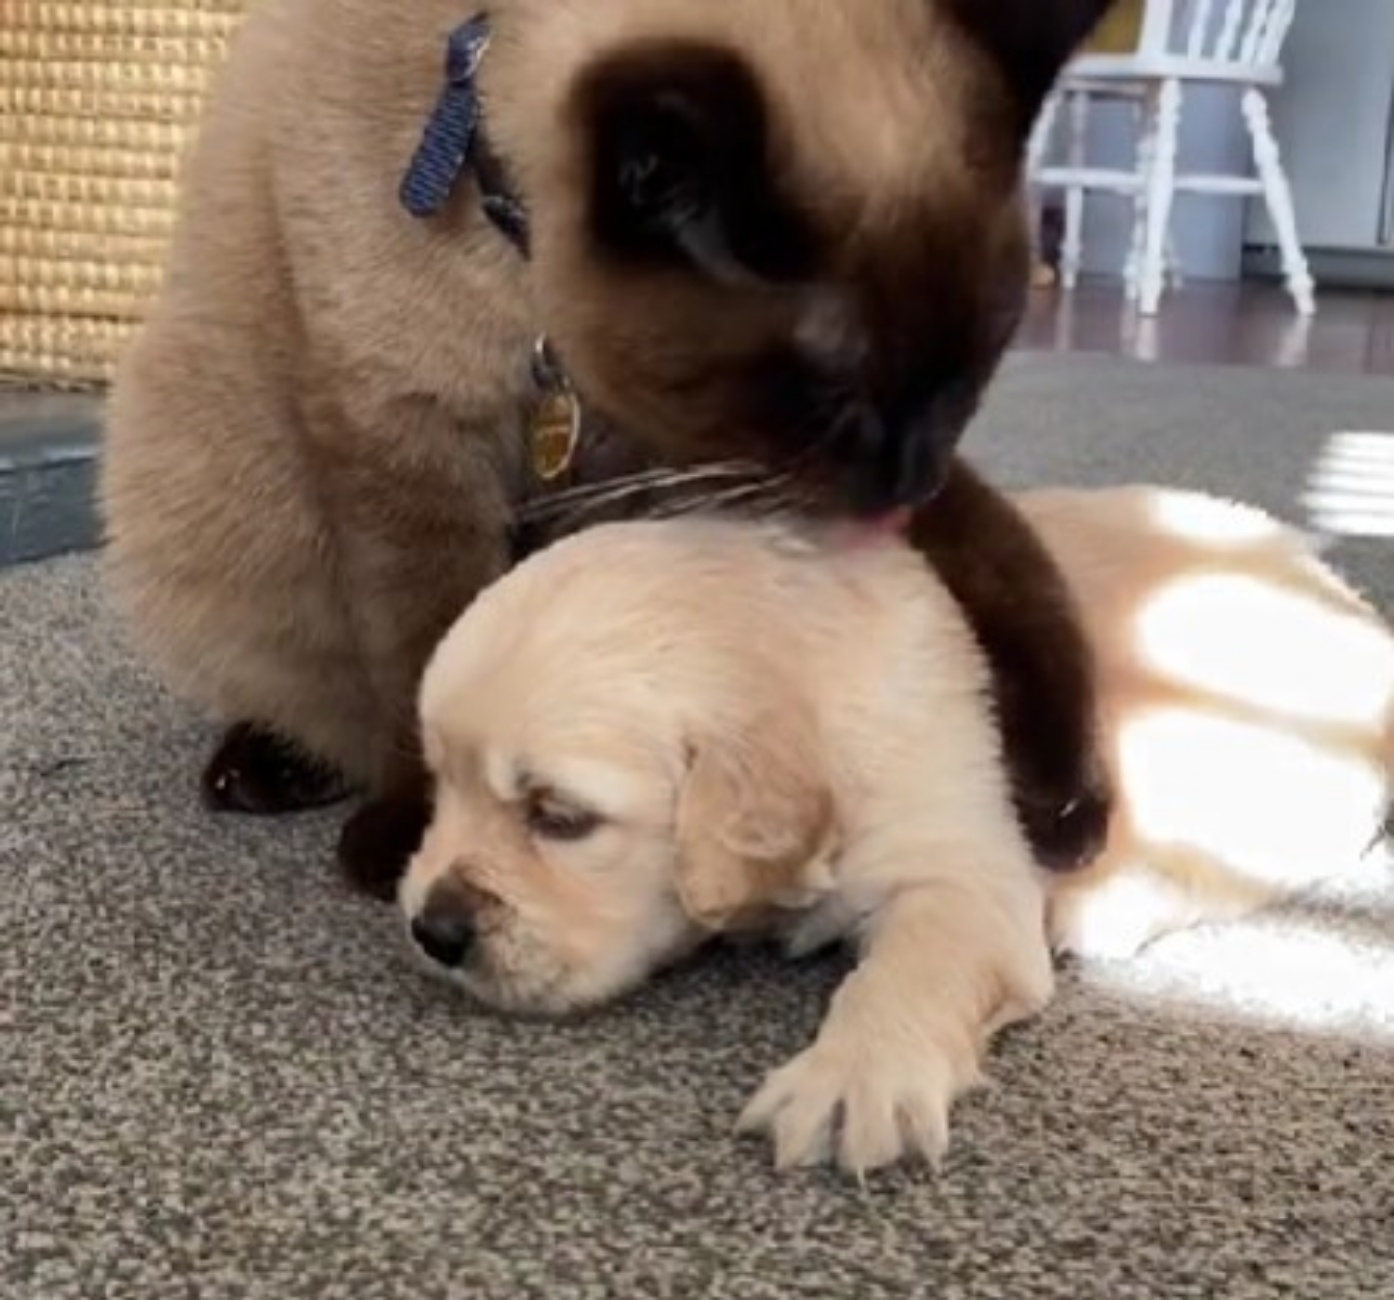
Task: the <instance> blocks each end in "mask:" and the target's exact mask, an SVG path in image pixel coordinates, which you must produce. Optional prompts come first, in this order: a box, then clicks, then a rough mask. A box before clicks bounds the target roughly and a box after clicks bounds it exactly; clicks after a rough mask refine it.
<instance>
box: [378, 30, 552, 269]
mask: <svg viewBox="0 0 1394 1300" xmlns="http://www.w3.org/2000/svg"><path fill="white" fill-rule="evenodd" d="M488 48H489V16H488V15H487V14H482V13H481V14H476V15H475V16H474V17H473V18H471V19H470V20H469V21H468V22H466V23H462V24H461V25H460V26H459V27H457V28H455V30H454V31H452V32H451V33H450V37H449V40H448V41H447V43H446V50H445V81H444V84H443V85H442V86H441V89H440V94H439V95H438V96H437V97H436V103H435V107H434V108H433V109H432V110H431V116H430V117H429V118H427V120H426V127H425V129H424V130H423V131H422V134H421V141H420V143H419V144H418V145H417V146H416V152H415V153H414V154H413V155H412V159H411V163H410V164H409V165H408V167H407V171H406V175H405V176H404V177H403V178H402V184H401V188H400V190H399V197H400V199H401V203H402V206H403V207H404V208H406V210H407V211H408V212H409V213H411V215H412V216H414V217H419V218H426V217H433V216H436V215H437V214H438V213H439V212H440V211H441V210H442V209H443V208H444V207H445V205H446V203H447V202H449V200H450V196H451V195H452V194H453V193H454V192H455V187H456V186H457V185H458V184H459V182H460V178H461V177H462V176H463V175H464V174H465V173H466V172H467V171H468V172H469V173H470V174H471V175H472V176H473V177H474V182H475V185H476V186H477V187H478V189H479V202H480V206H481V207H482V208H483V210H484V215H485V216H487V217H488V218H489V220H490V221H491V222H492V223H493V224H494V226H495V227H496V228H497V229H498V230H499V231H500V232H501V233H502V234H503V235H504V236H505V237H506V238H507V239H508V241H509V242H510V243H511V244H513V246H514V247H515V248H517V250H518V252H519V253H520V254H521V255H522V256H523V257H527V255H528V251H529V240H528V233H529V232H528V213H527V208H526V207H525V206H524V204H523V201H522V199H520V198H519V197H518V195H517V193H516V192H515V191H514V190H513V187H512V185H511V184H510V183H509V180H508V172H507V169H506V168H505V167H504V165H503V161H502V160H501V159H500V158H499V156H498V155H497V154H496V153H495V152H494V150H493V149H492V147H491V146H490V144H489V139H488V135H487V133H486V132H485V130H484V105H483V100H482V98H481V96H480V93H479V69H480V67H481V66H482V64H483V62H484V54H485V52H486V51H487V50H488Z"/></svg>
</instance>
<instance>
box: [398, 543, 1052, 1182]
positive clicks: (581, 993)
mask: <svg viewBox="0 0 1394 1300" xmlns="http://www.w3.org/2000/svg"><path fill="white" fill-rule="evenodd" d="M987 692H988V675H987V671H986V668H985V665H984V662H983V660H982V657H981V655H980V654H979V652H978V649H977V647H976V645H975V644H974V642H973V639H972V636H971V634H970V633H969V632H968V630H967V627H966V625H965V624H964V621H963V619H962V618H961V616H960V614H959V612H958V609H957V607H956V606H955V605H954V604H953V602H952V601H951V599H950V598H949V596H948V595H947V594H946V593H945V591H944V590H943V589H942V588H941V587H940V586H939V585H938V584H937V583H936V582H934V581H933V580H932V578H930V577H929V576H928V571H927V569H926V567H925V565H924V562H923V560H921V559H920V558H919V557H918V556H916V555H915V554H914V553H913V552H911V551H910V550H908V549H906V548H904V547H902V546H901V545H899V544H898V543H883V544H877V545H874V546H869V547H864V548H858V549H847V548H837V547H831V546H828V545H825V544H820V543H818V542H816V541H812V540H804V539H801V538H799V537H797V536H795V535H793V534H791V533H788V532H785V531H783V530H781V529H779V528H777V527H771V526H761V525H751V524H739V523H721V522H711V521H707V522H698V521H672V522H666V523H633V524H616V525H609V526H604V527H599V528H596V529H593V530H591V531H589V532H587V533H585V534H582V535H580V536H578V537H576V538H573V539H570V540H567V541H563V542H561V543H559V544H557V545H555V546H553V547H552V548H551V549H550V550H547V551H544V552H542V553H541V554H539V555H537V556H536V557H534V558H533V559H531V560H529V561H528V562H526V563H525V564H523V565H522V566H521V567H519V568H518V569H517V570H515V571H514V572H513V573H511V574H510V575H509V576H508V577H506V578H504V579H503V580H501V581H500V582H498V583H496V584H495V585H494V586H493V587H491V588H489V589H488V590H487V591H486V592H485V593H484V594H483V595H482V596H481V597H479V599H478V600H477V602H476V603H475V605H474V607H473V608H472V609H471V610H470V611H469V612H468V613H467V614H466V615H465V617H464V618H462V619H461V621H460V622H459V623H458V624H457V625H456V627H455V628H454V630H453V631H452V632H451V633H450V634H449V635H448V636H447V638H446V640H445V642H444V644H443V645H442V646H441V648H440V650H439V651H438V653H437V654H436V656H435V658H434V660H433V662H432V664H431V666H430V667H429V669H428V671H427V673H426V676H425V679H424V682H423V687H422V692H421V715H422V719H423V722H424V730H423V736H424V742H425V752H426V755H427V757H428V761H429V764H430V767H431V770H432V771H433V772H434V774H435V776H436V781H437V784H436V809H435V817H434V820H433V822H432V824H431V826H430V829H429V831H428V833H427V836H426V839H425V843H424V844H423V846H422V848H421V851H420V853H419V854H418V855H417V857H416V859H415V861H414V862H413V864H412V866H411V868H410V870H409V872H408V875H407V878H406V880H405V882H404V884H403V888H402V899H403V904H404V906H405V909H406V912H407V914H408V916H409V917H410V918H411V924H412V931H413V934H414V935H415V938H416V941H417V942H418V944H419V945H420V946H421V947H422V948H423V949H424V950H425V951H426V952H427V954H428V955H430V956H431V957H432V958H434V959H435V961H436V962H437V963H438V964H439V965H441V966H442V967H445V968H447V969H449V970H451V971H452V972H453V973H454V975H455V976H456V977H457V978H458V980H459V981H460V982H461V983H462V984H463V985H464V986H465V987H466V988H467V989H468V990H469V991H470V992H472V993H474V994H476V995H477V996H478V997H480V998H481V999H483V1000H484V1001H486V1002H488V1003H492V1004H494V1005H497V1006H499V1007H502V1008H505V1009H508V1010H514V1011H541V1012H553V1013H556V1012H565V1011H569V1010H572V1009H575V1008H579V1007H583V1006H587V1005H591V1004H595V1003H599V1002H602V1001H604V1000H606V999H609V998H613V997H615V996H616V995H618V994H620V993H623V992H625V991H626V990H629V989H632V988H634V987H635V986H636V985H638V984H639V983H640V982H641V981H643V980H644V979H645V978H646V977H647V976H648V975H650V974H651V973H652V972H653V971H654V970H655V969H657V968H658V967H660V966H662V965H664V964H665V963H669V962H671V961H673V960H674V959H676V958H678V957H680V956H682V955H683V954H685V953H687V952H689V951H690V950H692V949H693V948H694V947H695V946H696V945H698V944H700V943H701V942H702V941H703V940H704V939H706V938H708V937H709V936H711V935H714V934H717V933H721V932H729V931H732V930H738V929H739V930H766V931H770V932H774V933H776V934H778V935H780V936H782V938H783V939H784V941H785V943H786V944H787V946H788V948H789V949H790V950H791V951H792V952H794V953H802V952H806V951H810V950H812V949H814V948H817V947H820V946H822V945H824V944H826V943H829V942H831V941H833V940H835V939H839V938H851V939H853V940H854V941H855V942H856V943H857V944H858V946H859V947H860V949H861V954H862V960H861V962H860V964H859V966H858V967H857V969H856V970H855V972H854V973H853V974H851V975H850V976H849V977H848V979H847V980H846V982H845V983H844V984H843V985H842V987H841V988H840V989H839V990H838V992H837V994H836V996H835V997H834V998H833V1001H832V1005H831V1007H830V1008H829V1010H828V1013H827V1017H826V1019H825V1021H824V1023H823V1026H822V1029H821V1030H820V1032H819V1034H818V1036H817V1038H816V1040H815V1041H814V1042H813V1044H812V1045H811V1046H810V1047H809V1048H808V1049H807V1050H806V1051H804V1052H803V1053H801V1054H800V1055H799V1056H797V1057H796V1058H795V1059H794V1060H793V1061H791V1062H789V1063H788V1064H787V1065H785V1066H784V1067H783V1068H782V1069H779V1070H777V1071H775V1073H773V1074H772V1075H771V1076H770V1077H769V1079H768V1080H767V1081H766V1082H765V1085H764V1087H763V1088H762V1089H761V1090H760V1092H759V1093H758V1094H757V1095H756V1097H755V1098H754V1100H753V1101H752V1102H751V1104H750V1106H749V1108H748V1109H747V1110H746V1112H745V1116H744V1119H743V1123H744V1125H745V1127H747V1128H751V1129H762V1130H768V1131H769V1132H770V1133H771V1134H772V1135H773V1138H774V1142H775V1148H776V1153H777V1159H778V1163H779V1164H780V1165H781V1166H786V1165H791V1164H802V1163H807V1162H810V1161H815V1160H821V1159H824V1158H827V1157H829V1156H832V1157H833V1158H835V1159H836V1161H837V1162H838V1163H839V1164H841V1165H842V1166H844V1167H845V1168H847V1169H849V1170H853V1171H862V1170H867V1169H871V1168H874V1167H875V1166H878V1165H882V1164H885V1163H888V1162H890V1161H892V1160H895V1159H896V1158H898V1157H899V1156H901V1155H902V1154H904V1153H907V1152H914V1153H919V1154H922V1155H924V1156H926V1157H929V1158H931V1159H932V1158H937V1157H938V1156H939V1155H940V1153H941V1152H942V1151H943V1150H944V1147H945V1143H946V1140H947V1117H948V1111H949V1106H950V1103H951V1101H952V1099H953V1098H954V1097H955V1096H956V1095H957V1094H958V1093H960V1092H961V1091H963V1090H964V1089H966V1088H968V1087H969V1086H970V1085H971V1084H973V1083H974V1082H975V1080H977V1078H978V1076H979V1067H980V1057H981V1053H982V1051H983V1047H984V1044H985V1040H986V1039H987V1038H988V1037H989V1035H991V1034H992V1032H993V1031H994V1030H995V1029H997V1028H998V1027H999V1026H1001V1025H1004V1024H1006V1023H1008V1022H1009V1021H1012V1020H1016V1019H1018V1018H1020V1017H1024V1016H1027V1015H1030V1014H1031V1013H1033V1012H1035V1011H1037V1010H1039V1009H1040V1008H1041V1007H1042V1006H1043V1005H1044V1004H1045V1003H1046V1001H1047V1000H1048V998H1049V997H1050V994H1051V991H1052V972H1051V962H1050V954H1049V950H1048V948H1047V945H1046V940H1045V931H1044V925H1043V895H1042V890H1041V885H1040V883H1039V881H1038V879H1037V873H1036V870H1035V868H1034V866H1033V863H1032V860H1031V857H1030V853H1029V851H1028V849H1027V847H1026V844H1025V842H1024V840H1023V837H1022V835H1021V833H1020V831H1019V829H1018V827H1017V823H1016V820H1015V817H1014V815H1013V811H1012V804H1011V800H1010V796H1009V792H1008V788H1007V781H1006V777H1005V775H1004V772H1003V769H1002V764H1001V755H1000V749H999V742H998V737H997V732H996V729H995V726H994V723H993V719H992V716H991V712H990V710H989V708H988V707H987V703H986V702H987V698H988V694H987Z"/></svg>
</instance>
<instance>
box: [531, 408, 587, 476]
mask: <svg viewBox="0 0 1394 1300" xmlns="http://www.w3.org/2000/svg"><path fill="white" fill-rule="evenodd" d="M580 436H581V404H580V403H579V402H578V401H577V400H576V397H575V394H574V393H572V392H571V390H570V389H566V388H564V389H560V390H558V391H555V392H550V393H543V394H542V395H541V396H540V397H539V398H538V401H537V405H536V406H535V407H533V411H532V420H531V423H530V426H529V431H528V445H529V447H530V448H531V449H532V468H533V473H535V474H536V475H537V477H538V478H540V479H541V480H542V481H543V482H544V483H550V482H552V481H553V480H554V479H558V478H560V477H561V476H562V475H563V474H565V473H566V471H567V470H568V469H570V468H571V461H572V458H573V457H574V456H575V454H576V443H577V440H578V439H579V438H580Z"/></svg>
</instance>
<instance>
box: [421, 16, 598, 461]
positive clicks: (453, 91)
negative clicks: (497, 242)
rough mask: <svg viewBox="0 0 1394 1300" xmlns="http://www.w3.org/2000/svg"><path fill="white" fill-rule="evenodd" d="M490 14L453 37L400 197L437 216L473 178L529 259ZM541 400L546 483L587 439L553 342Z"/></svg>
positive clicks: (537, 371) (533, 455)
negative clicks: (492, 59) (495, 77)
mask: <svg viewBox="0 0 1394 1300" xmlns="http://www.w3.org/2000/svg"><path fill="white" fill-rule="evenodd" d="M489 35H490V30H489V16H488V15H487V14H484V13H480V14H476V15H475V16H474V17H473V18H471V19H470V20H469V21H468V22H466V23H462V24H461V25H460V26H459V27H457V28H455V30H454V31H452V32H451V33H450V37H449V40H448V41H447V43H446V53H445V80H444V84H443V85H442V86H441V89H440V93H439V95H438V96H437V97H436V103H435V107H434V108H433V109H432V111H431V116H430V117H429V118H428V119H427V121H426V126H425V129H424V130H423V131H422V134H421V141H420V143H419V144H418V145H417V147H416V152H415V153H414V154H413V155H412V159H411V162H410V164H409V165H408V167H407V171H406V174H405V175H404V176H403V178H402V183H401V186H400V189H399V198H400V200H401V204H402V206H403V207H404V208H405V209H406V210H407V212H409V213H410V214H411V215H412V216H413V217H416V218H418V219H421V220H425V219H426V218H429V217H434V216H436V215H438V214H439V213H440V212H441V211H442V210H443V209H444V208H445V205H446V204H447V203H448V202H449V201H450V198H451V196H452V195H453V194H454V192H455V188H456V186H457V185H458V184H459V183H460V178H461V177H462V176H464V175H465V173H466V172H468V173H469V174H470V175H471V176H472V177H473V179H474V184H475V188H476V189H477V190H478V191H479V205H480V208H481V210H482V211H483V213H484V215H485V216H486V217H487V218H488V219H489V221H490V222H491V223H492V225H493V226H494V228H495V229H496V230H498V231H499V232H500V233H501V234H502V235H503V236H504V237H505V238H506V239H507V240H508V241H509V243H511V244H512V245H513V247H514V248H515V249H517V251H518V254H519V256H521V257H522V258H524V259H527V257H528V256H529V254H530V252H531V240H530V229H529V223H528V211H527V207H526V206H525V204H524V203H523V200H522V199H521V198H520V197H519V195H518V194H517V192H516V191H515V190H514V189H513V187H512V185H511V184H510V182H509V179H508V169H507V168H506V167H505V166H504V164H503V160H502V159H501V158H500V157H499V156H498V154H497V153H495V152H494V150H493V148H492V147H491V146H490V144H489V137H488V133H487V132H486V131H485V129H484V104H483V98H482V96H481V95H480V92H479V69H480V67H481V66H482V65H483V62H484V55H485V52H486V51H487V50H488V48H489ZM532 381H533V385H534V387H535V389H536V394H535V397H534V400H533V402H532V407H531V410H530V412H529V414H528V449H529V455H530V459H531V461H532V469H533V473H535V474H536V475H537V477H538V478H540V479H541V480H542V481H543V482H544V483H551V482H553V481H554V480H556V479H559V478H560V477H561V476H562V475H563V474H565V473H566V471H567V470H568V469H569V468H570V467H571V463H572V461H573V460H574V459H575V455H576V444H577V442H578V441H579V440H580V433H581V406H580V402H579V400H578V399H577V396H576V391H575V389H574V388H573V387H572V386H571V383H570V382H569V381H568V379H567V378H566V374H565V372H564V371H563V369H562V367H561V365H560V363H559V362H558V360H557V357H556V353H555V351H554V350H553V348H552V346H551V344H550V343H549V342H548V340H547V339H546V337H545V336H544V337H542V338H539V339H538V340H537V343H536V344H535V346H534V348H533V357H532Z"/></svg>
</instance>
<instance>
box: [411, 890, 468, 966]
mask: <svg viewBox="0 0 1394 1300" xmlns="http://www.w3.org/2000/svg"><path fill="white" fill-rule="evenodd" d="M411 937H412V938H413V939H414V940H415V941H416V946H417V947H418V948H420V949H421V951H422V952H424V953H425V954H426V956H428V957H429V958H430V959H431V960H432V961H433V962H435V963H436V964H437V965H440V966H444V967H446V968H447V969H448V970H456V969H457V968H459V967H460V966H463V965H464V964H465V959H466V958H467V957H468V956H469V953H470V949H471V948H472V947H474V939H475V928H474V917H473V916H472V915H471V914H470V913H469V912H468V911H467V910H466V908H465V906H464V904H463V901H462V900H460V899H458V898H453V897H451V896H450V894H449V893H442V891H440V890H435V891H433V892H432V893H431V894H429V895H428V896H427V898H426V906H425V907H424V908H422V909H421V914H420V915H419V916H417V917H415V918H413V920H412V923H411Z"/></svg>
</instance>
